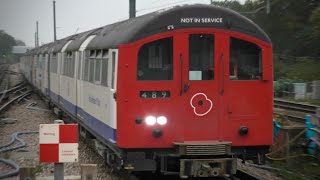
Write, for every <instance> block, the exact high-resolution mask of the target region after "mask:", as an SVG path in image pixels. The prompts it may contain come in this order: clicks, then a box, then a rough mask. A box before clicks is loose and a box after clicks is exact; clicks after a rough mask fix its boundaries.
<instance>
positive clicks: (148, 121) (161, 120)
mask: <svg viewBox="0 0 320 180" xmlns="http://www.w3.org/2000/svg"><path fill="white" fill-rule="evenodd" d="M145 121H146V124H147V125H149V126H153V125H155V124H156V123H158V124H160V125H165V124H167V118H166V117H164V116H159V117H158V118H156V117H154V116H148V117H146V119H145Z"/></svg>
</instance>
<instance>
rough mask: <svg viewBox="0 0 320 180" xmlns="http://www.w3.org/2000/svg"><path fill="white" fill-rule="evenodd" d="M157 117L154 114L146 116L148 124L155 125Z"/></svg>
mask: <svg viewBox="0 0 320 180" xmlns="http://www.w3.org/2000/svg"><path fill="white" fill-rule="evenodd" d="M156 121H157V120H156V118H155V117H154V116H148V117H147V118H146V123H147V125H149V126H152V125H154V124H156Z"/></svg>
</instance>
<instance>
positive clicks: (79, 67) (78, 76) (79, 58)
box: [77, 52, 82, 79]
mask: <svg viewBox="0 0 320 180" xmlns="http://www.w3.org/2000/svg"><path fill="white" fill-rule="evenodd" d="M78 54H79V56H78V70H77V71H78V72H77V78H78V79H81V77H80V74H81V72H80V71H81V62H82V58H81V57H82V52H79V53H78Z"/></svg>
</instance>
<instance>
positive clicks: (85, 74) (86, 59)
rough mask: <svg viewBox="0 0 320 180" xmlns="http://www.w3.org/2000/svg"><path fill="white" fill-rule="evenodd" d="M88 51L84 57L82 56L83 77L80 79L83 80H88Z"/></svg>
mask: <svg viewBox="0 0 320 180" xmlns="http://www.w3.org/2000/svg"><path fill="white" fill-rule="evenodd" d="M88 55H89V52H85V57H84V61H83V66H82V67H83V69H82V72H83V77H82V79H83V80H85V81H88V80H89V57H88Z"/></svg>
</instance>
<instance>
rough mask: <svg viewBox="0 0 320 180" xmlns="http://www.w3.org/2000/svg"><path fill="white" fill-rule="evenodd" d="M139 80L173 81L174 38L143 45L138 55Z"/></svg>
mask: <svg viewBox="0 0 320 180" xmlns="http://www.w3.org/2000/svg"><path fill="white" fill-rule="evenodd" d="M137 79H138V80H172V79H173V38H172V37H170V38H165V39H160V40H157V41H154V42H150V43H147V44H145V45H143V46H142V47H141V48H140V50H139V54H138V69H137Z"/></svg>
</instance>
